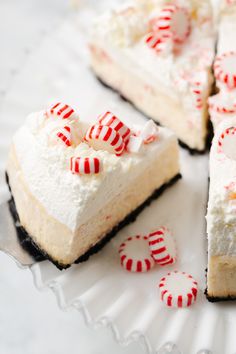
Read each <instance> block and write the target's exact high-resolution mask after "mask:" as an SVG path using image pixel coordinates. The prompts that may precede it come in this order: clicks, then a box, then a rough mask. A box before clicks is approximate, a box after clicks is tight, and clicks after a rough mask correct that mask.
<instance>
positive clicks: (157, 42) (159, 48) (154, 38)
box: [145, 32, 172, 53]
mask: <svg viewBox="0 0 236 354" xmlns="http://www.w3.org/2000/svg"><path fill="white" fill-rule="evenodd" d="M145 42H146V43H147V45H148V47H149V48H151V49H154V50H155V51H156V52H157V53H166V52H168V51H170V52H171V50H172V36H171V34H170V33H165V34H163V35H160V33H158V32H151V33H149V34H148V35H147V36H146V38H145Z"/></svg>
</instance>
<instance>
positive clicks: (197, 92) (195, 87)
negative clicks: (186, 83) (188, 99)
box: [191, 81, 203, 109]
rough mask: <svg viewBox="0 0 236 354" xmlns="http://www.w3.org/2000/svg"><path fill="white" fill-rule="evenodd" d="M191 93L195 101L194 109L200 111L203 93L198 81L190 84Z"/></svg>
mask: <svg viewBox="0 0 236 354" xmlns="http://www.w3.org/2000/svg"><path fill="white" fill-rule="evenodd" d="M191 91H192V93H193V97H194V100H195V107H196V108H197V109H202V107H203V91H202V84H201V82H200V81H194V82H192V83H191Z"/></svg>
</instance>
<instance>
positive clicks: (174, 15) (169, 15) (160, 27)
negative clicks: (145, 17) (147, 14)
mask: <svg viewBox="0 0 236 354" xmlns="http://www.w3.org/2000/svg"><path fill="white" fill-rule="evenodd" d="M153 31H156V32H160V33H171V34H172V35H173V41H174V42H176V43H183V42H184V41H185V40H186V39H187V37H188V36H189V34H190V31H191V23H190V16H189V13H188V11H187V9H186V8H184V7H179V6H177V5H167V6H165V7H163V9H162V10H161V12H160V15H159V17H158V19H157V21H156V23H155V24H154V26H153Z"/></svg>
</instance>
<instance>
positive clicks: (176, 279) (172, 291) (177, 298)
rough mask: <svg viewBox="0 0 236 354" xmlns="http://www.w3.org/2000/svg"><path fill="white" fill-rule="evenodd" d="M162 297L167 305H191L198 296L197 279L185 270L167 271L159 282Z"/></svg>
mask: <svg viewBox="0 0 236 354" xmlns="http://www.w3.org/2000/svg"><path fill="white" fill-rule="evenodd" d="M159 289H160V297H161V300H162V301H163V302H164V304H165V305H166V306H169V307H189V306H191V305H192V304H193V303H194V302H195V301H196V298H197V293H198V285H197V282H196V280H195V279H194V278H193V277H192V276H191V275H190V274H187V273H185V272H179V271H177V270H176V271H173V272H169V273H167V275H166V276H165V277H163V278H162V279H161V281H160V283H159Z"/></svg>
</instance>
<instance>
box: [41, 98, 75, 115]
mask: <svg viewBox="0 0 236 354" xmlns="http://www.w3.org/2000/svg"><path fill="white" fill-rule="evenodd" d="M74 112H75V111H74V109H73V108H71V107H70V106H69V105H68V104H65V103H61V102H58V103H56V104H54V105H53V106H52V107H51V108H49V109H48V110H47V111H46V115H47V117H55V118H62V119H68V118H70V117H71V116H72V114H73V113H74Z"/></svg>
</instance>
